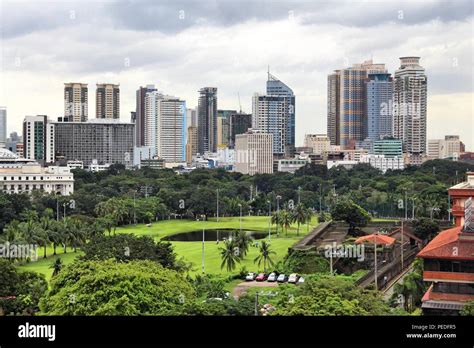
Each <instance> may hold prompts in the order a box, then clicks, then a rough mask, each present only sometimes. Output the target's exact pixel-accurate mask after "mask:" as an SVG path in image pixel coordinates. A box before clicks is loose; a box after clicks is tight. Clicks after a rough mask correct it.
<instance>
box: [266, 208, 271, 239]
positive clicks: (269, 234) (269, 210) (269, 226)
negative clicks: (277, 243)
mask: <svg viewBox="0 0 474 348" xmlns="http://www.w3.org/2000/svg"><path fill="white" fill-rule="evenodd" d="M267 203H268V239H269V240H271V239H272V234H271V230H272V202H270V201H269V200H268V201H267Z"/></svg>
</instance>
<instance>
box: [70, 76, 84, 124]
mask: <svg viewBox="0 0 474 348" xmlns="http://www.w3.org/2000/svg"><path fill="white" fill-rule="evenodd" d="M64 117H65V118H66V119H67V120H69V121H71V122H85V121H87V117H88V89H87V83H75V82H71V83H65V84H64Z"/></svg>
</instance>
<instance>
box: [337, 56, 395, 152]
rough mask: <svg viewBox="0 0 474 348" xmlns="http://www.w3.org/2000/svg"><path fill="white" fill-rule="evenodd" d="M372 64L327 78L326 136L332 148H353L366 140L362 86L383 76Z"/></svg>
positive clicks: (382, 65)
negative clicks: (358, 142)
mask: <svg viewBox="0 0 474 348" xmlns="http://www.w3.org/2000/svg"><path fill="white" fill-rule="evenodd" d="M386 72H387V70H386V69H385V65H384V64H373V62H372V60H368V61H365V62H363V63H361V64H353V66H352V67H349V68H344V69H340V70H336V71H335V73H333V74H330V75H329V76H328V135H329V137H330V139H331V144H333V145H341V146H342V147H343V148H352V147H354V146H355V143H356V142H357V141H362V140H364V139H365V138H366V137H367V134H368V129H367V111H366V102H365V101H366V99H365V98H366V91H365V82H366V80H367V76H368V75H369V74H376V73H386Z"/></svg>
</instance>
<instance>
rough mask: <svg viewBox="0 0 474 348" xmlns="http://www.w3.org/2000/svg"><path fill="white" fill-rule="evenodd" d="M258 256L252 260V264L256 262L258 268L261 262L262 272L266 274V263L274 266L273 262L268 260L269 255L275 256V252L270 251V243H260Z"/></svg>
mask: <svg viewBox="0 0 474 348" xmlns="http://www.w3.org/2000/svg"><path fill="white" fill-rule="evenodd" d="M259 253H260V254H259V255H258V256H257V257H256V258H255V260H253V262H254V263H255V262H258V267H260V264H261V263H262V261H263V272H265V273H266V272H267V263H268V264H269V265H270V266H273V265H274V262H273V260H272V259H271V258H270V255H272V254H276V253H275V251H273V250H271V249H270V243H267V242H265V241H263V242H262V244H261V245H260V250H259Z"/></svg>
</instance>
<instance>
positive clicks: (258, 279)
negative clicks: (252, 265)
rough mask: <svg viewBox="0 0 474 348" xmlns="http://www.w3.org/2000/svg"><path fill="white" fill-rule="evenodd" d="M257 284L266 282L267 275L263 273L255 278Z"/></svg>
mask: <svg viewBox="0 0 474 348" xmlns="http://www.w3.org/2000/svg"><path fill="white" fill-rule="evenodd" d="M255 280H256V281H257V282H263V281H265V280H267V275H266V274H265V273H260V274H259V275H258V276H257V278H255Z"/></svg>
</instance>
